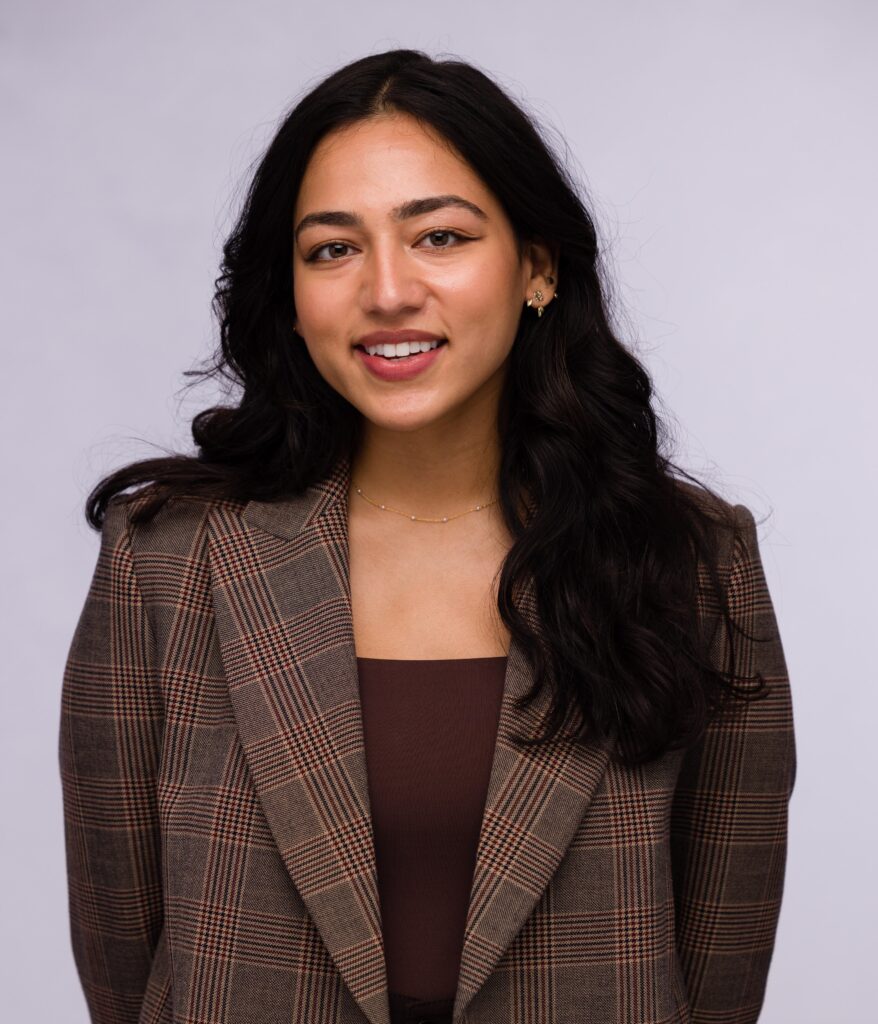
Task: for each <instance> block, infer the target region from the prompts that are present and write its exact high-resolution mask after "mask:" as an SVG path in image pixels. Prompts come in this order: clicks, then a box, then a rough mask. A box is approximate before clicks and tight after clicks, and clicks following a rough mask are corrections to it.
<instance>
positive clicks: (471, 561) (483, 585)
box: [348, 515, 511, 659]
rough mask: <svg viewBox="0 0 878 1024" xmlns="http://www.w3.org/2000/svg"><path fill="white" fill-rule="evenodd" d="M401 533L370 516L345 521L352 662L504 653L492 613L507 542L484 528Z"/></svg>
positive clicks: (405, 529) (427, 526)
mask: <svg viewBox="0 0 878 1024" xmlns="http://www.w3.org/2000/svg"><path fill="white" fill-rule="evenodd" d="M390 518H391V517H390V516H387V519H388V520H389V519H390ZM449 526H450V527H452V528H451V529H449ZM401 527H402V528H400V527H399V526H398V525H397V524H396V523H394V522H383V521H382V520H381V519H380V518H376V517H374V516H371V517H367V516H364V517H358V516H356V515H352V516H351V518H350V521H349V527H348V541H349V557H350V585H351V602H352V613H353V624H354V643H355V647H356V651H357V656H358V657H361V658H395V659H396V658H398V659H447V658H490V657H498V656H502V655H506V654H508V650H509V633H508V630H507V629H506V627H505V626H504V625H503V623H502V621H501V620H500V616H499V613H498V612H497V584H498V582H499V572H500V568H501V565H502V562H503V559H504V558H505V556H506V553H507V551H508V549H509V545H510V543H511V539H510V538H509V537H507V536H506V535H505V534H504V532H503V531H502V530H501V529H499V528H498V527H497V525H496V523H491V522H487V523H485V522H482V523H478V522H477V523H474V524H473V523H457V522H455V523H454V524H445V523H442V524H439V523H413V524H408V523H406V522H404V521H403V522H402V523H401Z"/></svg>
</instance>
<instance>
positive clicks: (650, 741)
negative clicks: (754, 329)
mask: <svg viewBox="0 0 878 1024" xmlns="http://www.w3.org/2000/svg"><path fill="white" fill-rule="evenodd" d="M385 113H402V114H406V115H410V116H412V117H414V118H416V119H418V121H419V122H420V123H422V124H423V125H425V126H426V127H429V128H432V129H433V130H434V131H437V132H438V133H439V134H440V135H441V136H444V138H445V139H446V140H447V141H448V142H449V143H451V145H452V146H453V147H454V148H455V149H456V150H457V151H458V152H459V153H460V154H461V155H462V156H463V158H464V159H465V160H466V161H467V162H468V163H469V165H470V166H471V167H472V168H473V169H474V171H475V172H476V173H477V174H478V175H479V176H480V177H481V179H482V180H483V181H484V182H485V184H486V185H487V187H488V188H489V189H490V190H491V191H492V192H493V194H494V195H495V196H496V197H497V199H498V200H499V202H500V204H501V205H502V207H503V208H504V210H505V212H506V214H507V215H508V217H509V220H510V221H511V224H512V226H513V229H514V231H515V234H516V237H517V240H518V243H519V245H522V244H523V243H524V242H525V241H526V240H529V239H536V238H539V239H542V240H543V241H544V242H548V243H549V244H550V245H551V246H552V247H553V249H554V251H556V252H557V253H558V263H557V267H558V280H559V289H560V295H561V296H562V297H561V298H560V300H559V301H555V302H551V303H550V304H549V305H548V306H547V307H546V310H545V315H544V316H542V317H540V318H537V317H535V316H533V315H532V314H530V313H529V311H527V312H528V314H529V315H523V316H522V318H521V321H520V323H519V327H518V332H517V336H516V338H515V340H514V344H513V347H512V350H511V353H510V356H509V365H508V367H507V370H508V372H507V374H506V379H505V385H504V390H503V393H502V395H501V401H500V409H499V416H500V427H501V439H502V440H501V444H502V453H501V466H500V479H499V481H498V486H499V498H500V508H501V510H502V514H503V516H504V519H505V521H506V524H507V526H508V528H509V530H510V532H511V534H512V536H513V537H514V544H513V546H512V547H511V549H510V550H509V552H508V554H507V556H506V558H505V561H504V563H503V566H502V570H501V574H500V583H499V593H498V610H499V613H500V615H501V617H502V620H503V621H504V623H505V624H506V626H507V628H508V629H509V631H510V632H511V633H512V634H513V636H515V637H516V639H518V640H519V642H520V643H521V645H522V647H523V649H524V651H525V652H526V655H527V657H528V659H529V660H530V662H531V665H532V667H533V668H534V671H535V675H536V679H535V684H534V687H533V688H532V689H531V691H530V692H529V693H528V694H527V695H526V696H525V697H524V698H523V701H522V704H521V705H520V706H522V707H523V706H526V705H527V704H529V703H530V702H531V701H532V700H533V699H535V697H536V694H537V692H538V691H539V690H540V689H541V688H542V687H543V686H545V685H548V686H550V688H551V695H552V701H551V706H550V714H548V715H547V716H546V721H545V726H544V729H543V730H542V732H541V734H540V735H539V736H537V737H532V738H531V739H530V740H529V741H528V740H527V739H526V738H525V737H516V739H517V741H518V742H520V743H522V744H526V743H527V742H531V743H539V742H543V741H545V740H546V739H548V738H549V737H552V736H554V735H556V734H557V733H558V732H559V730H561V729H562V728H563V726H564V725H565V724H566V723H567V722H568V720H569V719H570V718H572V717H575V718H577V719H578V724H577V726H576V727H575V728H574V729H573V730H572V731H571V732H570V734H569V735H570V736H571V737H572V738H573V739H574V740H579V739H582V738H583V737H584V736H585V735H586V734H589V735H590V734H591V732H592V730H596V731H597V733H598V734H599V735H600V736H602V737H604V738H606V739H611V740H613V743H612V749H613V753H614V756H616V757H618V758H619V759H621V760H622V761H624V762H625V763H628V764H632V765H633V764H638V763H644V762H647V761H649V760H651V759H653V758H655V757H657V756H659V755H660V754H662V753H664V752H665V751H667V750H670V749H674V748H680V747H684V746H686V745H688V744H691V743H694V742H696V741H697V740H698V739H699V738H700V737H701V735H702V734H703V732H704V729H705V728H706V726H707V725H708V723H709V722H710V720H711V718H712V716H713V715H714V714H716V713H717V712H718V711H719V710H720V709H721V707H722V706H723V705H724V704H725V703H726V702H727V700H728V699H729V698H731V697H740V698H743V699H750V698H752V697H753V696H756V695H759V694H760V693H761V692H762V689H764V681H763V680H761V677H758V678H759V681H760V683H761V684H762V689H760V687H756V688H754V687H750V686H748V687H744V686H743V685H742V680H741V678H738V679H735V678H734V673H733V666H734V654H733V651H734V637H733V633H734V632H738V633H741V632H742V630H741V628H740V626H739V625H738V624H736V623H735V622H734V621H733V619H732V617H731V615H730V613H729V609H728V602H727V600H726V596H725V593H724V585H723V581H722V579H721V578H720V575H721V574H720V569H719V555H718V552H719V550H720V544H719V540H718V536H719V532H718V530H717V526H718V525H719V524H720V523H721V522H722V523H724V525H725V526H726V527H728V528H730V529H731V530H732V531H733V532H734V529H735V522H734V516H733V515H732V513H731V506H730V505H729V504H728V503H727V502H724V501H723V500H722V499H719V498H718V496H717V495H715V494H714V492H713V491H711V490H710V489H709V488H707V487H706V485H704V484H702V483H700V482H699V481H697V480H695V479H694V478H693V477H692V476H691V475H690V474H689V473H687V472H685V471H684V470H682V469H680V468H679V467H678V466H676V465H675V464H674V463H673V462H671V461H670V458H669V457H668V456H667V454H665V452H664V451H663V449H664V448H665V447H666V446H667V444H666V442H667V435H668V431H667V429H666V428H665V426H664V424H663V423H662V422H661V421H660V420H659V418H658V417H657V416H656V414H655V412H654V410H653V386H652V383H651V380H650V377H649V375H648V373H647V372H646V370H645V369H644V367H643V366H642V365H641V363H640V362H639V361H638V360H637V359H636V358H635V356H634V355H633V354H632V353H631V352H630V351H628V349H627V348H626V347H625V346H624V345H623V344H622V343H621V342H620V341H619V340H618V338H617V337H616V335H615V334H614V331H613V329H612V327H611V325H610V317H609V313H608V309H609V298H608V294H609V283H608V279H607V275H606V271H605V270H604V268H603V264H602V257H601V254H600V253H599V248H598V237H597V232H596V230H595V225H594V222H593V219H592V217H591V215H590V214H589V212H588V211H587V210H586V208H585V206H584V203H583V201H582V199H581V198H580V196H579V189H578V188H577V186H576V185H575V183H574V181H573V178H572V175H571V174H570V172H569V170H568V169H567V168H566V167H565V166H564V165H563V163H562V161H561V160H560V159H559V158H558V157H557V156H556V155H555V154H554V152H553V150H552V148H551V146H550V145H549V144H548V143H547V142H546V141H545V140H544V138H543V137H542V135H541V133H540V132H539V130H538V129H537V127H536V126H535V123H534V122H533V121H532V119H531V118H530V117H529V116H528V115H527V114H526V113H525V112H524V111H523V110H522V109H521V107H520V106H519V105H518V104H517V103H516V102H515V101H514V100H512V99H511V98H510V96H508V95H507V93H506V92H505V91H504V90H503V89H502V88H501V87H500V86H499V85H497V84H496V83H495V82H494V81H493V80H492V79H491V78H489V77H488V76H487V75H485V74H484V73H483V72H482V71H480V70H478V69H477V68H475V67H474V66H472V65H471V64H468V63H465V62H463V61H460V60H452V59H449V60H436V59H433V58H431V57H429V56H428V55H426V54H424V53H422V52H419V51H415V50H408V49H396V50H390V51H388V52H385V53H379V54H375V55H372V56H368V57H365V58H363V59H360V60H357V61H354V62H353V63H351V64H348V65H347V66H345V67H342V68H341V69H340V70H338V71H336V72H334V73H333V74H331V75H330V76H329V77H327V78H326V79H324V80H323V81H322V82H320V83H319V84H318V85H317V86H316V87H315V88H313V89H312V90H311V91H310V92H308V93H307V95H305V96H304V98H302V99H301V100H300V101H299V102H298V103H297V104H296V105H295V106H294V107H293V109H292V110H291V111H290V112H289V113H288V114H287V115H286V116H285V118H284V119H283V120H282V123H281V124H280V127H279V129H278V130H277V132H276V134H275V136H274V138H273V139H272V141H271V142H270V144H269V145H268V147H267V149H266V151H265V153H264V155H263V156H262V158H261V160H260V161H259V163H258V165H257V167H256V170H255V173H254V175H253V178H252V181H251V183H250V186H249V190H248V191H247V194H246V197H245V200H244V203H243V207H242V210H241V212H240V215H239V217H238V220H237V222H236V224H235V226H234V228H233V230H232V232H231V235H230V236H229V238H228V240H227V241H226V244H225V246H224V249H223V261H222V264H221V268H220V269H221V273H220V276H219V277H218V278H217V279H216V282H215V284H216V291H215V295H214V298H213V305H212V308H213V311H214V314H215V315H216V316H217V318H218V321H219V326H220V342H219V347H218V350H217V352H216V353H215V354H214V356H213V358H212V360H210V361H209V362H208V365H207V366H206V367H204V368H202V369H201V370H198V371H191V370H190V371H188V372H187V375H194V376H196V377H197V378H198V380H203V379H206V378H208V377H218V378H221V379H223V380H224V381H225V382H226V383H227V384H228V385H230V388H229V390H230V391H234V392H235V393H236V394H235V397H236V401H235V402H234V404H231V405H229V404H220V405H216V406H214V407H212V408H207V409H204V410H203V411H201V412H199V413H198V414H197V415H196V416H195V417H194V419H193V421H192V436H193V439H194V442H195V446H196V451H195V453H194V454H192V455H182V454H180V455H175V454H168V456H167V457H164V458H153V459H146V460H142V461H138V462H135V463H133V464H132V465H129V466H127V467H124V468H122V469H119V470H118V471H116V472H114V473H112V474H110V475H109V476H107V477H105V478H104V479H103V480H102V481H101V482H100V483H99V484H98V485H97V486H96V487H95V488H94V490H93V491H92V493H91V494H90V495H89V497H88V500H87V504H86V518H87V519H88V521H89V523H90V524H91V525H92V526H94V527H95V528H100V527H101V524H102V521H103V516H104V513H105V510H106V506H107V503H108V502H109V501H110V499H111V498H113V497H114V496H115V495H119V494H121V492H123V491H126V490H127V489H128V488H131V487H136V488H138V489H137V490H136V492H135V494H136V495H137V497H138V498H146V499H148V500H145V501H141V500H138V502H137V509H136V511H135V512H134V514H133V517H132V518H133V520H134V521H141V520H143V519H147V518H150V517H151V516H152V515H154V514H155V513H156V512H157V511H158V509H159V508H160V507H161V506H162V505H163V504H164V503H165V502H166V501H167V500H168V499H169V498H175V497H183V496H200V497H202V498H203V497H206V498H209V499H234V500H250V499H259V500H263V501H265V500H268V501H270V500H273V499H278V498H281V497H284V496H289V495H293V494H297V493H301V492H302V491H303V490H304V489H305V488H306V487H308V486H309V485H310V484H312V483H313V482H315V481H317V480H319V479H321V478H322V477H323V476H324V475H325V474H327V472H329V470H330V469H331V468H332V466H333V465H334V464H335V462H336V460H337V459H338V458H339V456H341V455H344V454H346V455H348V456H349V457H352V456H353V454H354V453H355V451H356V448H357V441H358V436H359V429H358V427H359V422H360V414H359V413H358V411H357V410H356V409H355V408H354V407H353V406H352V405H351V404H350V403H349V402H348V401H347V400H346V399H345V398H343V397H342V396H341V395H339V394H338V393H337V392H336V391H334V390H333V389H332V388H331V387H330V386H329V385H328V384H327V383H326V381H325V380H324V379H323V378H322V377H321V376H320V374H319V373H318V372H317V370H316V368H315V366H314V364H313V362H312V361H311V359H310V356H309V355H308V351H307V348H306V346H304V345H302V344H297V343H295V339H294V333H293V329H292V325H293V322H294V318H295V308H294V299H293V287H292V282H293V271H292V227H293V212H294V206H295V202H296V197H297V194H298V190H299V186H300V184H301V181H302V178H303V175H304V173H305V168H306V165H307V164H308V161H309V158H310V156H311V154H312V152H313V150H314V148H315V146H316V145H317V144H318V142H319V141H320V140H321V139H322V138H323V137H324V136H325V135H326V134H327V133H329V132H332V131H334V130H336V129H340V128H343V127H346V126H348V125H351V124H352V123H354V122H357V121H360V120H362V119H366V118H372V117H375V116H380V115H382V114H385ZM524 312H525V310H523V313H524ZM683 477H685V478H686V481H684V480H683V479H682V478H683ZM687 481H688V482H687ZM141 485H142V486H141ZM523 494H527V495H528V496H529V497H530V500H531V501H532V504H529V505H528V510H527V513H526V514H524V513H522V511H521V506H520V504H519V499H520V497H521V496H522V495H523ZM708 495H709V496H710V498H711V500H706V499H707V496H708ZM133 496H134V495H126V496H125V498H123V499H122V500H126V499H127V498H128V497H133ZM699 566H701V567H702V568H701V569H700V568H699ZM528 579H530V580H531V581H532V583H533V594H534V596H535V598H536V602H537V607H538V609H539V619H540V622H541V628H540V630H539V631H538V632H537V633H534V632H533V631H532V630H531V629H530V628H529V625H528V621H527V618H526V617H525V616H524V615H523V614H522V611H521V608H520V607H519V605H518V603H517V597H516V595H517V594H518V593H519V587H520V586H521V585H522V583H523V582H524V581H525V580H528ZM705 581H706V586H707V589H708V591H709V595H711V596H709V597H708V598H707V600H709V601H712V602H713V603H714V606H715V607H718V608H719V610H720V618H719V620H718V621H721V622H723V623H724V624H725V632H726V636H727V639H728V641H729V643H728V645H727V647H726V651H727V653H729V654H730V657H729V661H730V665H729V668H728V670H727V669H726V668H725V667H722V668H720V667H718V666H716V665H714V664H712V661H711V658H710V657H709V638H708V637H707V635H706V631H705V630H703V629H702V628H700V617H699V613H698V607H699V595H700V594H701V590H700V589H699V588H700V587H702V586H704V585H705ZM702 596H703V595H702Z"/></svg>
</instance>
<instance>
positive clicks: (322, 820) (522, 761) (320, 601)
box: [210, 458, 608, 1024]
mask: <svg viewBox="0 0 878 1024" xmlns="http://www.w3.org/2000/svg"><path fill="white" fill-rule="evenodd" d="M350 472H351V466H350V462H349V461H348V460H347V459H346V458H343V459H341V460H340V461H339V462H338V463H337V464H336V466H335V467H334V468H333V470H332V471H331V472H330V473H329V474H328V475H327V476H326V477H325V478H324V479H323V480H321V481H319V482H317V483H316V484H314V485H312V486H311V487H309V488H308V489H307V490H306V491H305V492H304V493H303V494H301V495H299V496H297V497H293V498H287V499H284V500H282V501H277V502H257V501H251V502H249V503H248V504H247V506H246V507H245V508H244V511H243V513H241V512H240V511H237V510H235V509H233V508H231V507H229V506H223V505H217V506H216V508H215V511H214V514H213V516H212V517H211V525H210V558H211V586H212V598H213V605H214V612H215V616H216V623H217V634H218V639H219V644H220V650H221V655H222V659H223V666H224V669H225V672H226V675H227V679H228V684H229V693H230V698H231V701H232V706H233V708H234V712H235V716H236V720H237V723H238V730H239V733H240V737H241V743H242V746H243V749H244V753H245V756H246V758H247V763H248V766H249V769H250V773H251V776H252V780H253V784H254V786H255V788H256V791H257V793H258V795H259V798H260V801H261V804H262V807H263V810H264V813H265V815H266V819H267V821H268V824H269V827H270V828H271V831H272V834H273V836H274V839H275V842H276V843H277V846H278V849H279V851H280V854H281V856H282V858H283V861H284V864H285V865H286V868H287V871H288V872H289V874H290V877H291V879H292V881H293V883H294V884H295V886H296V889H297V890H298V892H299V894H300V896H301V898H302V901H303V902H304V904H305V906H306V908H307V910H308V913H309V914H310V915H311V917H312V918H313V920H314V923H315V925H316V927H317V929H318V931H319V933H320V936H321V938H322V940H323V942H324V944H325V946H326V949H327V951H328V953H329V955H330V956H331V957H332V959H333V961H334V962H335V964H336V966H337V968H338V970H339V972H340V974H341V976H342V978H343V980H344V982H345V984H346V985H347V987H348V989H349V990H350V992H351V995H352V996H353V998H354V999H355V1000H356V1002H357V1003H358V1004H359V1006H360V1008H361V1009H362V1011H363V1013H364V1014H365V1015H366V1017H367V1018H368V1019H369V1020H370V1021H371V1022H372V1024H389V1008H388V1001H387V974H386V968H385V960H384V946H383V942H382V937H381V917H380V905H379V896H378V884H377V869H376V862H375V850H374V845H373V839H372V822H371V814H370V808H369V796H368V787H367V776H366V756H365V747H364V740H363V729H362V717H361V710H360V698H359V680H358V675H357V661H356V650H355V647H354V633H353V619H352V614H351V598H350V575H349V559H348V530H347V496H348V492H349V488H350ZM522 609H523V612H524V614H525V615H526V616H527V617H528V619H529V621H531V622H532V623H533V624H536V622H537V616H536V608H535V603H534V600H533V596H532V592H531V590H530V589H529V588H526V589H525V592H524V594H523V601H522ZM532 681H533V677H532V674H531V672H530V669H529V666H528V664H527V661H526V659H525V657H524V654H523V651H522V650H521V649H520V647H519V645H518V644H517V643H516V642H515V641H513V643H512V645H511V648H510V651H509V658H508V662H507V670H506V679H505V685H504V692H503V700H502V705H501V712H500V723H499V734H498V738H497V742H496V745H495V750H494V760H493V764H492V769H491V775H490V781H489V785H488V792H487V797H486V802H485V810H484V815H483V820H482V826H481V833H480V837H479V845H478V850H477V854H476V865H475V871H474V875H473V882H472V887H471V892H470V903H469V910H468V913H467V920H466V927H465V933H464V944H463V950H462V955H461V963H460V976H459V981H458V987H457V993H456V997H455V1004H454V1016H455V1017H458V1016H459V1015H460V1014H461V1013H462V1012H463V1010H464V1009H465V1007H466V1005H467V1004H468V1003H469V1002H470V1000H471V999H472V998H473V996H474V995H475V994H476V992H477V991H478V990H479V988H480V987H481V985H482V984H483V983H484V982H485V980H486V979H487V978H488V977H489V975H490V974H491V972H492V971H493V969H494V967H495V966H496V964H497V962H498V961H499V959H500V957H501V956H502V955H503V952H504V951H505V950H506V948H507V947H508V946H509V944H510V942H511V941H512V940H513V938H514V937H515V935H516V933H517V932H518V931H519V929H520V928H521V926H522V925H523V924H524V922H525V920H526V919H527V917H528V915H529V914H530V912H531V911H532V909H533V907H534V905H535V904H536V902H537V901H538V899H539V898H540V896H541V894H542V893H543V892H544V890H545V888H546V886H547V884H548V882H549V880H550V879H551V877H552V874H553V873H554V871H555V869H556V867H557V866H558V864H559V863H560V861H561V859H562V857H563V856H564V853H565V850H566V848H567V846H568V845H569V843H570V840H571V839H572V837H573V834H574V832H575V831H576V829H577V827H578V825H579V822H580V820H581V818H582V815H583V813H584V812H585V809H586V807H587V805H588V803H589V801H590V800H591V797H592V795H593V794H594V791H595V788H596V786H597V784H598V782H599V781H600V778H601V776H602V774H603V772H604V770H605V768H606V764H607V758H608V751H607V748H606V747H605V746H604V745H599V744H593V745H592V744H590V745H586V746H585V747H584V748H582V747H579V748H574V747H573V745H572V744H570V743H569V742H568V741H564V740H556V741H554V742H553V743H551V744H549V745H548V746H544V747H541V748H537V749H535V750H527V751H519V750H517V749H516V748H515V747H514V746H513V745H512V743H511V741H509V740H508V739H507V734H508V733H509V732H521V733H524V734H525V735H527V734H532V733H533V732H535V731H536V729H537V728H538V726H539V724H540V722H539V719H540V716H541V715H542V714H543V713H544V712H545V710H546V709H547V708H548V698H547V695H546V694H545V693H543V694H541V695H540V697H539V698H538V699H537V700H536V701H535V702H534V703H533V704H532V705H531V706H530V707H529V708H528V709H526V710H525V711H523V712H522V711H518V710H516V709H515V708H514V707H513V701H514V700H515V698H517V697H519V696H521V695H523V694H524V693H526V692H527V690H528V689H529V688H530V685H531V683H532Z"/></svg>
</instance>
